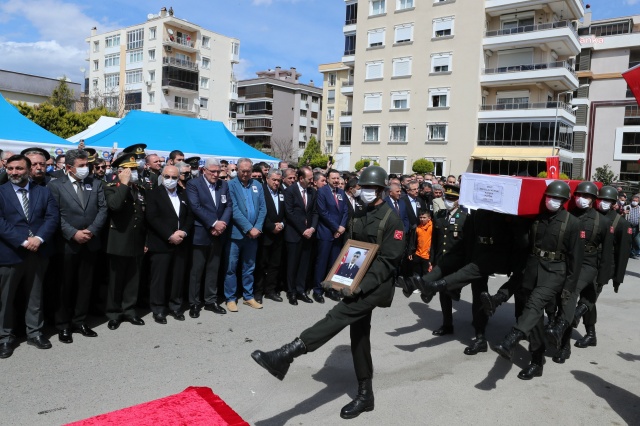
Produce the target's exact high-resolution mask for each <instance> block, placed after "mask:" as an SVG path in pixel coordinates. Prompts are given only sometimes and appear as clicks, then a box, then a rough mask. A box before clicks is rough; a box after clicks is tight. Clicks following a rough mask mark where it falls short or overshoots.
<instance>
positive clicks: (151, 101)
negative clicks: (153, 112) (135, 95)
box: [149, 92, 156, 104]
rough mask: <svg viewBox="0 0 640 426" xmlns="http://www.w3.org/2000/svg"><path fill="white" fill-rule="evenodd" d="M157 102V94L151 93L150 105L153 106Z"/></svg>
mask: <svg viewBox="0 0 640 426" xmlns="http://www.w3.org/2000/svg"><path fill="white" fill-rule="evenodd" d="M155 101H156V92H149V103H150V104H152V103H154V102H155Z"/></svg>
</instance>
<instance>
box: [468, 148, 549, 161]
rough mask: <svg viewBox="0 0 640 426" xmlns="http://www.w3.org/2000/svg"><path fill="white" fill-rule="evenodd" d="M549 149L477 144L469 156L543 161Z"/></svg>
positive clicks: (473, 157) (479, 158)
mask: <svg viewBox="0 0 640 426" xmlns="http://www.w3.org/2000/svg"><path fill="white" fill-rule="evenodd" d="M551 151H552V149H551V148H549V147H544V148H543V147H535V148H532V147H516V148H512V147H504V146H477V147H476V148H475V149H474V150H473V153H472V154H471V158H472V159H474V160H513V161H545V160H546V158H547V157H550V156H551V155H552V153H551ZM556 151H557V148H556Z"/></svg>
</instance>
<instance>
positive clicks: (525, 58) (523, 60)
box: [498, 48, 533, 68]
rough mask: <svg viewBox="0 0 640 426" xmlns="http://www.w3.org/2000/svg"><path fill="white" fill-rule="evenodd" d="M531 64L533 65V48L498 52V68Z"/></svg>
mask: <svg viewBox="0 0 640 426" xmlns="http://www.w3.org/2000/svg"><path fill="white" fill-rule="evenodd" d="M531 64H533V48H525V49H511V50H501V51H499V52H498V67H499V68H509V67H519V66H520V65H531Z"/></svg>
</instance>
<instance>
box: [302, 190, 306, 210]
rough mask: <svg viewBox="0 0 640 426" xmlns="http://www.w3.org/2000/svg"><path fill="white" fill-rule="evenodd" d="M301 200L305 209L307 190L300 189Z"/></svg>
mask: <svg viewBox="0 0 640 426" xmlns="http://www.w3.org/2000/svg"><path fill="white" fill-rule="evenodd" d="M302 202H303V203H304V207H305V209H306V208H307V190H306V189H303V190H302Z"/></svg>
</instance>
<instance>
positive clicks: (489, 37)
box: [483, 21, 581, 56]
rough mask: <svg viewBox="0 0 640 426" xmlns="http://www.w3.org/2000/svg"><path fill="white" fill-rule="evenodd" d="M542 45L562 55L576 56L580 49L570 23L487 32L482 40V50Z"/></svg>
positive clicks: (576, 35)
mask: <svg viewBox="0 0 640 426" xmlns="http://www.w3.org/2000/svg"><path fill="white" fill-rule="evenodd" d="M542 44H544V45H546V46H547V47H548V48H549V49H551V50H555V51H557V52H562V54H563V55H571V56H573V55H577V54H579V53H580V49H581V46H580V41H579V40H578V33H577V31H576V29H575V28H574V27H573V24H572V22H571V21H559V22H552V23H547V24H538V25H525V26H522V27H516V28H507V29H502V30H494V31H487V32H485V35H484V40H483V45H484V48H485V49H489V50H501V49H515V48H519V47H527V46H534V45H535V46H539V45H542Z"/></svg>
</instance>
